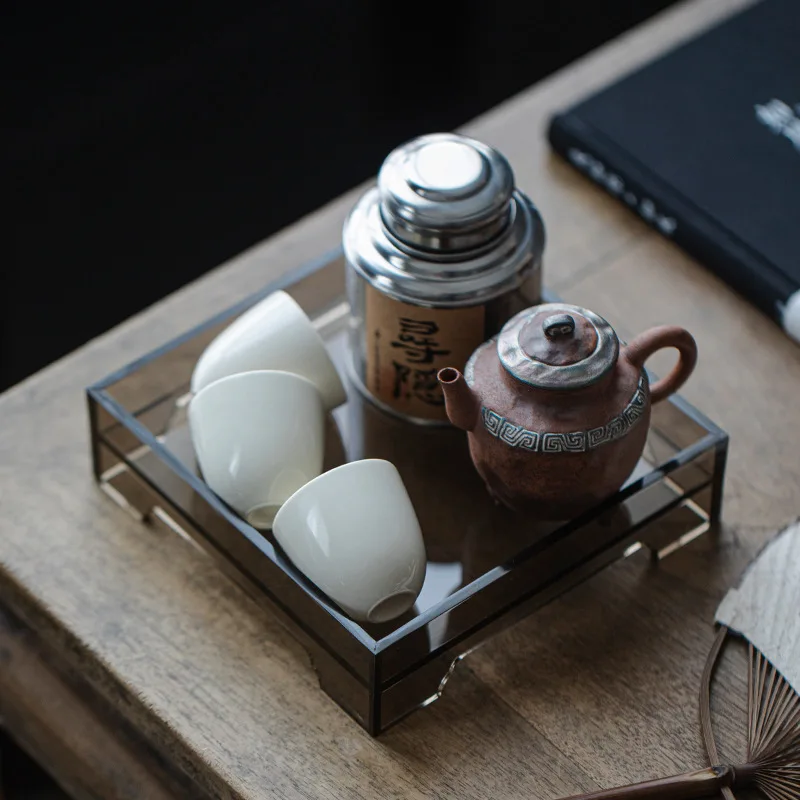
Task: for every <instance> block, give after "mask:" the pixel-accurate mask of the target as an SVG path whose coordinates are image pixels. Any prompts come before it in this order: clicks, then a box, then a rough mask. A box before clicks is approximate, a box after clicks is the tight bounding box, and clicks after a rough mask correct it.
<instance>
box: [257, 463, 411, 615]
mask: <svg viewBox="0 0 800 800" xmlns="http://www.w3.org/2000/svg"><path fill="white" fill-rule="evenodd" d="M272 532H273V534H274V536H275V538H276V540H277V541H278V543H279V544H280V545H281V547H282V548H283V549H284V551H285V552H286V555H288V556H289V558H290V559H291V560H292V562H293V563H294V565H295V566H296V567H297V568H298V569H300V570H301V571H302V572H303V573H304V574H305V575H306V576H307V577H308V578H309V580H311V581H312V582H313V583H315V584H316V585H317V586H318V587H319V588H320V589H321V590H322V591H323V592H325V594H327V595H328V597H330V598H331V600H333V601H334V602H335V603H336V604H337V605H339V606H340V607H341V608H342V610H344V612H345V613H346V614H348V615H349V616H350V617H352V618H353V619H356V620H366V621H368V622H386V621H388V620H390V619H394V618H395V617H397V616H399V615H400V614H402V613H404V612H405V611H407V610H408V609H409V608H411V607H412V606H413V605H414V601H415V600H416V599H417V595H419V593H420V590H421V589H422V583H423V581H424V580H425V569H426V566H427V561H426V557H425V544H424V542H423V540H422V532H421V531H420V527H419V522H418V521H417V515H416V513H415V512H414V507H413V506H412V504H411V500H410V498H409V496H408V493H407V492H406V488H405V486H404V485H403V480H402V478H401V477H400V473H398V471H397V469H396V468H395V466H394V465H393V464H391V463H390V462H388V461H383V460H380V459H368V460H365V461H353V462H351V463H349V464H344V465H343V466H341V467H337V468H336V469H333V470H331V471H330V472H326V473H324V474H323V475H320V476H319V477H318V478H315V479H314V480H313V481H311V482H310V483H308V484H306V485H305V486H304V487H303V488H302V489H299V490H298V491H297V492H296V493H295V494H293V495H292V496H291V497H290V498H289V499H288V500H287V501H286V503H285V504H284V505H283V506H282V507H281V509H280V511H279V512H278V514H277V516H276V517H275V522H274V524H273V526H272Z"/></svg>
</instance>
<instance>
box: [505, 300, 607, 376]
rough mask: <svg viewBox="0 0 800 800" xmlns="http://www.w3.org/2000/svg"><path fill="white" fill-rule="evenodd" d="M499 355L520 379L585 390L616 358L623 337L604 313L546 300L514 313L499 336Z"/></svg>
mask: <svg viewBox="0 0 800 800" xmlns="http://www.w3.org/2000/svg"><path fill="white" fill-rule="evenodd" d="M497 355H498V356H499V357H500V362H501V363H502V365H503V366H504V367H505V368H506V370H508V372H510V373H511V375H513V376H514V377H515V378H516V379H517V380H519V381H522V382H523V383H527V384H528V385H530V386H535V387H537V388H540V389H580V388H581V387H583V386H588V385H590V384H592V383H595V382H596V381H598V380H600V378H602V377H603V376H604V375H605V374H606V373H607V372H608V371H609V370H611V369H612V368H613V366H614V365H615V364H616V363H617V356H618V355H619V339H618V338H617V334H616V333H615V332H614V329H613V328H612V327H611V325H609V324H608V322H606V320H604V319H603V318H602V317H601V316H599V315H598V314H595V313H594V312H593V311H589V310H588V309H586V308H580V307H579V306H572V305H567V304H566V303H545V304H544V305H540V306H534V307H533V308H526V309H525V310H524V311H520V313H519V314H517V315H516V316H514V317H512V318H511V319H510V320H509V321H508V322H507V323H506V324H505V326H504V327H503V330H502V331H500V334H499V336H498V337H497Z"/></svg>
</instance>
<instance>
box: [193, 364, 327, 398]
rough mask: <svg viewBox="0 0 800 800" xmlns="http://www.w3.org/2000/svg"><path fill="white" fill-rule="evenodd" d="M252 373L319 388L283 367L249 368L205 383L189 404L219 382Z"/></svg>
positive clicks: (231, 380) (230, 380)
mask: <svg viewBox="0 0 800 800" xmlns="http://www.w3.org/2000/svg"><path fill="white" fill-rule="evenodd" d="M254 375H261V376H263V375H270V376H273V377H275V378H278V376H283V377H280V378H278V380H286V379H288V380H289V382H290V383H291V382H293V381H301V382H302V383H307V384H308V385H309V386H310V387H311V388H312V389H313V390H314V391H315V392H317V393H319V389H318V388H317V386H316V384H314V382H313V381H311V380H309V379H308V378H306V377H305V376H304V375H298V374H297V373H296V372H289V371H288V370H285V369H249V370H245V371H244V372H234V373H233V375H225V376H224V377H222V378H217V379H216V380H215V381H211V383H208V384H206V385H205V386H204V387H203V388H202V389H201V390H200V391H199V392H197V394H193V395H192V399H191V400H190V405H191V404H192V403H194V401H195V400H197V398H198V397H202V395H204V394H205V393H206V392H208V390H209V389H212V388H214V387H215V386H220V385H221V384H228V383H235V382H237V381H240V380H242V379H244V378H248V377H252V376H254Z"/></svg>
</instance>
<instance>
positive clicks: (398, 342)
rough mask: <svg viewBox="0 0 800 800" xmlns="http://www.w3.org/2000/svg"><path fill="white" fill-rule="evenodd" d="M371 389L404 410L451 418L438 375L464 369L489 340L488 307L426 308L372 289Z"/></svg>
mask: <svg viewBox="0 0 800 800" xmlns="http://www.w3.org/2000/svg"><path fill="white" fill-rule="evenodd" d="M366 291H367V296H366V326H365V327H366V336H367V341H366V356H367V358H366V361H367V374H366V380H365V382H366V387H367V389H368V390H369V391H370V392H371V393H372V394H373V395H374V396H375V397H376V398H378V399H379V400H380V401H381V402H383V403H384V404H386V405H387V406H389V407H390V408H392V409H394V410H395V411H397V412H399V413H401V414H407V415H409V416H412V417H419V418H421V419H430V420H440V421H444V420H446V419H447V415H446V414H445V409H444V396H443V395H442V390H441V387H440V386H439V383H438V381H437V379H436V374H437V373H438V372H439V370H440V369H443V368H444V367H455V368H456V369H460V370H462V371H463V369H464V365H465V364H466V363H467V360H468V359H469V357H470V356H471V355H472V352H473V351H474V350H475V348H476V347H478V345H480V344H481V343H482V342H483V339H484V308H483V306H468V307H466V308H423V307H421V306H415V305H411V304H409V303H402V302H400V301H398V300H393V299H392V298H391V297H387V296H386V295H384V294H382V293H381V292H379V291H377V290H376V289H373V288H372V287H371V286H368V287H367V290H366Z"/></svg>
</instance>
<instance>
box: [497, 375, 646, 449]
mask: <svg viewBox="0 0 800 800" xmlns="http://www.w3.org/2000/svg"><path fill="white" fill-rule="evenodd" d="M647 391H648V389H647V378H646V377H645V376H644V374H642V375H641V377H640V378H639V385H638V386H637V387H636V391H635V392H634V395H633V397H632V398H631V400H630V402H629V403H628V405H626V406H625V408H624V409H623V410H622V413H620V414H617V416H616V417H613V418H612V419H610V420H609V421H608V422H607V423H606V424H605V425H601V426H600V427H599V428H590V429H588V430H584V431H572V432H570V433H549V432H547V431H529V430H528V429H527V428H523V427H522V426H521V425H514V424H513V423H511V422H509V421H508V420H507V419H506V418H505V417H501V416H500V415H499V414H498V413H497V412H496V411H492V410H491V409H490V408H486V407H484V408H482V409H481V417H482V418H483V424H484V426H485V428H486V430H487V431H488V432H489V433H490V434H491V435H492V436H495V437H497V438H498V439H500V440H501V441H503V442H505V443H506V444H507V445H510V446H511V447H520V448H522V449H523V450H529V451H531V452H533V453H585V452H586V451H587V450H593V449H594V448H595V447H600V445H603V444H607V443H608V442H613V441H615V440H617V439H621V438H622V437H623V436H625V434H626V433H628V431H629V430H630V429H631V428H632V427H633V426H634V425H635V424H636V422H637V421H638V420H639V418H640V417H641V416H642V415H643V414H644V412H645V408H646V405H647Z"/></svg>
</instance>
